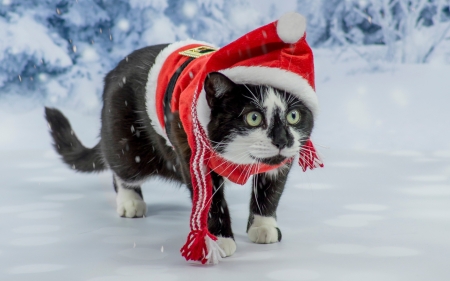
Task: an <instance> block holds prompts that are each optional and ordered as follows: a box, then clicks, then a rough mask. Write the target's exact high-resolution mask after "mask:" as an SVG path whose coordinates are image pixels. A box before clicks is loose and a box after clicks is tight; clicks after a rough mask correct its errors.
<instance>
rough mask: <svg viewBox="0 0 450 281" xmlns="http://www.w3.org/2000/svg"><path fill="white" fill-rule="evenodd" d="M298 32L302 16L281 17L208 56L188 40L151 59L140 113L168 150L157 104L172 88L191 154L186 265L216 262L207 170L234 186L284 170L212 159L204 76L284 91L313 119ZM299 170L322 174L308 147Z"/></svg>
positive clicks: (310, 69)
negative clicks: (210, 228) (144, 111)
mask: <svg viewBox="0 0 450 281" xmlns="http://www.w3.org/2000/svg"><path fill="white" fill-rule="evenodd" d="M305 29H306V21H305V18H304V17H303V16H301V15H299V14H297V13H288V14H285V15H284V16H282V17H281V18H280V19H279V20H278V21H275V22H272V23H270V24H267V25H265V26H262V27H260V28H258V29H256V30H253V31H251V32H249V33H247V34H246V35H244V36H242V37H241V38H239V39H237V40H236V41H234V42H232V43H230V44H228V45H226V46H224V47H222V48H220V49H218V50H215V51H212V50H211V48H213V49H215V48H214V47H213V46H211V44H208V43H205V42H199V41H194V40H188V41H182V42H177V43H173V44H170V45H169V46H167V47H166V48H165V49H164V50H162V51H161V52H160V54H159V55H158V56H157V58H156V60H155V64H154V65H153V67H152V68H151V70H150V72H149V75H148V82H147V86H146V100H147V104H146V106H147V112H148V114H149V117H150V119H151V120H152V126H153V127H154V129H155V130H156V132H157V133H158V134H160V135H161V136H163V137H164V138H165V139H166V141H167V143H168V145H170V141H169V138H168V137H167V134H166V131H165V114H164V110H165V104H164V99H165V95H167V88H168V85H169V83H172V84H173V85H172V86H171V88H170V92H171V93H170V94H171V95H172V96H171V99H170V110H171V111H172V112H175V111H179V114H180V119H181V122H182V124H183V127H184V130H185V131H186V134H187V136H188V143H189V146H190V148H191V151H192V156H191V159H190V172H191V178H192V188H193V202H192V203H193V204H192V213H191V220H190V228H191V232H190V233H189V235H188V238H187V242H186V244H185V245H184V246H183V248H182V249H181V253H182V255H183V256H184V257H185V258H186V260H194V261H201V262H202V263H217V262H218V261H219V260H220V259H221V257H223V256H224V252H223V251H222V250H221V249H220V247H219V245H218V244H217V243H216V241H217V238H216V237H215V236H214V235H212V234H211V233H209V231H208V212H209V208H210V203H211V200H210V199H211V197H212V180H211V177H210V171H211V170H214V172H216V173H218V174H219V175H222V176H224V177H226V178H228V179H229V180H231V181H233V182H235V183H238V184H244V183H245V182H246V181H247V180H248V178H249V177H250V176H251V174H248V173H247V172H248V170H249V169H248V168H249V165H251V166H252V169H250V170H251V171H254V174H257V173H263V172H267V171H269V170H272V169H276V168H278V167H280V166H281V165H284V164H285V163H286V162H284V163H282V164H280V165H274V166H272V165H265V164H258V165H256V164H251V163H249V164H233V163H232V160H231V159H224V158H222V157H221V156H220V155H219V154H217V153H215V152H214V150H213V149H212V147H211V144H210V142H209V140H208V137H207V135H208V134H207V132H208V131H207V125H208V123H209V121H210V108H209V106H208V104H207V101H206V97H205V96H206V94H205V90H204V89H203V83H204V80H205V78H206V75H207V74H208V73H210V72H221V73H222V74H224V75H225V76H227V77H228V78H229V79H231V80H232V81H233V82H235V83H246V84H253V85H268V86H272V87H274V88H277V89H281V90H285V91H287V92H289V93H291V94H293V95H295V96H296V97H297V98H299V99H300V100H301V101H302V102H303V103H304V104H305V105H306V106H307V107H308V108H309V109H310V110H311V112H312V114H313V116H314V118H315V117H316V116H317V111H318V101H317V96H316V93H315V86H314V63H313V54H312V51H311V49H310V47H309V46H308V44H307V42H306V40H305V37H306V35H305ZM199 50H200V51H199ZM201 50H206V54H204V55H201V56H199V55H195V53H196V52H197V54H199V53H201ZM192 57H196V58H195V59H193V58H192ZM174 76H176V79H175V80H174V79H173V78H174ZM174 81H175V82H174ZM291 160H292V159H291ZM291 160H287V161H291ZM224 163H226V165H224ZM299 164H300V166H301V167H302V168H303V171H305V170H306V169H307V168H310V169H313V168H315V167H318V166H320V167H322V166H323V164H322V162H321V161H320V159H319V157H318V156H317V154H316V152H315V149H314V146H313V144H312V142H311V141H310V140H309V141H307V142H306V144H305V145H304V146H303V147H302V148H301V150H300V156H299ZM244 171H246V172H244Z"/></svg>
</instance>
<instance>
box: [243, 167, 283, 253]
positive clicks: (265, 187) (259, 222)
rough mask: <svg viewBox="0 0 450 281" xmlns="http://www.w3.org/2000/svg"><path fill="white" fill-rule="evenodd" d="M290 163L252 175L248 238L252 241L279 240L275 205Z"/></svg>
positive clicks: (281, 191) (271, 241)
mask: <svg viewBox="0 0 450 281" xmlns="http://www.w3.org/2000/svg"><path fill="white" fill-rule="evenodd" d="M290 168H291V164H286V165H285V166H283V167H280V168H278V169H276V170H274V171H270V172H267V173H264V174H257V175H255V176H254V177H253V184H252V197H251V200H250V215H249V218H248V224H247V235H248V238H250V240H251V241H252V242H254V243H259V244H269V243H276V242H279V241H281V231H280V229H279V228H278V225H277V220H276V218H277V215H276V212H277V207H278V203H279V201H280V197H281V194H282V193H283V190H284V186H285V184H286V179H287V175H288V173H289V170H290Z"/></svg>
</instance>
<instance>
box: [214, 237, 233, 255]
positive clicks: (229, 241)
mask: <svg viewBox="0 0 450 281" xmlns="http://www.w3.org/2000/svg"><path fill="white" fill-rule="evenodd" d="M217 244H219V246H220V248H221V249H222V250H223V251H224V252H225V254H226V256H227V257H229V256H231V255H232V254H234V252H236V242H234V240H233V238H230V237H220V236H219V237H217Z"/></svg>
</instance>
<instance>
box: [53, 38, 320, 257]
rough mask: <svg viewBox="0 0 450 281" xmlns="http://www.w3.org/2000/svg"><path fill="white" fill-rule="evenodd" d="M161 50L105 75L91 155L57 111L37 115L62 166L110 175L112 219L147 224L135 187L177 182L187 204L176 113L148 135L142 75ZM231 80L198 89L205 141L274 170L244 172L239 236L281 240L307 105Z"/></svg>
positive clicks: (218, 184)
mask: <svg viewBox="0 0 450 281" xmlns="http://www.w3.org/2000/svg"><path fill="white" fill-rule="evenodd" d="M303 38H304V37H303ZM278 40H279V39H278ZM302 40H304V39H302ZM289 46H290V45H289ZM167 48H170V44H160V45H154V46H149V47H145V48H142V49H139V50H136V51H134V52H132V53H131V54H129V55H128V56H127V57H126V58H124V59H123V60H122V61H120V62H119V63H118V65H117V66H116V67H115V68H114V69H113V70H111V71H110V72H109V73H108V74H107V75H106V77H105V79H104V84H105V85H104V91H103V108H102V112H101V123H102V125H101V135H100V137H101V138H100V141H99V143H98V144H97V145H96V146H94V147H93V148H86V147H85V146H84V145H83V144H82V143H81V142H80V140H79V139H78V138H77V136H76V134H75V133H74V131H73V130H72V128H71V125H70V123H69V121H68V120H67V118H66V117H65V116H64V115H63V114H62V113H61V112H60V111H59V110H57V109H55V108H48V107H46V108H45V117H46V119H47V121H48V124H49V127H50V128H51V129H50V133H51V136H52V137H53V141H54V148H55V150H56V152H57V153H58V154H60V155H61V156H62V160H63V161H64V162H65V163H66V164H67V165H68V166H69V167H71V168H72V169H74V170H76V171H79V172H100V171H104V170H107V169H110V170H111V171H112V173H113V186H114V190H115V191H116V194H117V195H116V202H117V213H118V214H119V215H120V216H122V217H127V218H138V217H145V215H146V209H147V208H146V204H145V202H144V198H143V194H142V190H141V185H142V183H144V182H145V181H146V180H148V179H150V178H152V177H161V178H164V179H167V180H170V181H173V182H177V183H179V184H184V185H186V187H187V188H188V189H189V191H190V195H191V198H193V197H194V196H195V194H194V190H193V186H192V176H193V174H192V173H193V170H192V169H191V168H192V167H190V163H191V162H190V161H191V157H192V147H191V146H190V144H189V141H188V136H189V133H188V132H187V130H185V122H182V121H183V120H182V119H183V118H182V116H180V111H177V110H170V108H169V110H167V103H164V120H165V124H166V125H165V130H166V133H167V135H166V136H163V135H161V133H160V132H159V131H158V130H159V129H158V128H157V127H155V124H156V123H158V120H155V119H157V118H158V117H157V114H155V112H152V110H154V109H153V108H151V107H149V100H148V99H149V98H148V91H149V83H151V81H149V79H150V78H149V72H151V71H152V69H154V68H156V66H155V65H157V64H158V56H159V55H161V54H162V53H164V52H165V51H164V50H167ZM190 60H191V59H190ZM188 63H189V62H188ZM186 64H187V63H186ZM182 67H186V66H184V64H183V66H182ZM181 72H183V68H181V67H180V69H178V70H177V71H176V72H175V74H174V76H173V77H172V79H171V80H170V81H171V82H169V86H168V88H169V89H171V90H173V89H172V88H173V87H174V85H175V84H173V85H171V84H170V83H172V80H173V78H174V77H175V80H174V81H176V79H177V77H178V76H177V75H179V74H180V73H181ZM189 75H191V73H189ZM169 78H170V77H169ZM167 80H169V79H167ZM233 80H236V79H231V77H228V76H227V75H226V73H221V72H217V71H212V72H209V73H207V75H206V76H205V79H204V81H201V82H202V85H203V88H204V91H205V98H206V103H205V107H208V109H209V111H208V112H209V121H208V124H207V138H208V141H209V144H210V146H211V147H212V149H213V150H214V151H215V153H217V154H218V155H220V157H223V158H224V159H228V160H229V161H232V162H234V163H237V164H241V163H242V164H245V163H260V164H265V165H268V166H270V167H276V168H274V169H271V170H268V171H265V172H262V173H256V174H255V172H254V171H250V170H246V171H245V173H247V176H248V175H250V174H255V175H254V176H253V179H252V195H251V201H250V213H249V217H248V223H247V234H248V238H249V239H250V240H251V241H252V242H254V243H261V244H267V243H275V242H279V241H281V238H282V234H281V231H280V229H279V228H278V225H277V206H278V203H279V201H280V198H281V195H282V193H283V190H284V188H285V184H286V180H287V178H288V175H289V172H290V170H291V166H292V160H293V158H294V157H295V156H296V155H298V153H299V151H301V149H302V147H303V146H304V145H305V144H306V143H307V141H308V140H309V139H310V135H311V132H312V130H313V127H314V112H313V110H312V109H311V106H310V105H309V104H308V101H307V100H306V101H305V99H301V98H299V96H298V94H294V93H291V92H289V91H286V89H281V88H277V87H274V86H273V85H268V84H264V83H261V84H254V83H239V82H235V81H233ZM237 80H239V79H237ZM171 87H172V88H171ZM166 92H167V91H166ZM169 92H170V91H169ZM166 95H167V93H166ZM168 95H171V93H169V94H168ZM169 107H170V106H169ZM250 167H252V166H250ZM210 176H211V180H212V186H213V196H212V202H211V207H210V210H209V214H208V220H207V227H208V230H209V232H210V233H211V234H212V235H214V236H216V237H217V238H218V241H219V243H218V244H219V245H220V247H221V250H222V251H223V252H224V253H225V255H224V256H231V255H232V254H233V253H234V252H235V251H236V243H235V241H234V235H233V231H232V227H231V219H230V214H229V209H228V205H227V201H226V199H225V197H224V182H225V178H224V176H222V175H220V173H217V172H216V170H212V171H211V172H210Z"/></svg>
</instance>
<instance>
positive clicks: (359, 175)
mask: <svg viewBox="0 0 450 281" xmlns="http://www.w3.org/2000/svg"><path fill="white" fill-rule="evenodd" d="M315 53H316V73H317V92H318V95H319V100H320V103H321V115H320V117H319V119H318V121H317V123H316V128H315V131H314V134H313V135H314V139H313V140H314V141H315V143H316V146H317V147H318V150H319V151H320V153H321V154H322V156H323V158H324V161H325V168H324V169H320V170H316V171H308V172H307V173H302V172H301V170H300V168H299V167H296V168H295V169H293V172H292V174H291V177H290V179H289V181H288V184H287V189H286V191H285V194H284V195H283V197H282V199H281V203H280V207H279V214H278V216H279V225H280V228H281V230H282V231H283V240H282V242H281V243H278V244H273V245H255V244H252V243H250V241H249V240H248V239H247V237H246V233H245V226H246V222H247V215H248V201H249V197H250V188H249V187H248V186H244V187H241V186H234V185H233V186H228V187H227V191H226V193H227V199H228V202H229V205H230V209H231V214H232V219H233V225H234V231H235V235H236V241H237V244H238V249H237V252H236V254H235V255H234V256H232V257H230V258H227V259H225V260H224V261H223V262H222V263H221V264H219V265H218V266H207V267H202V266H198V265H196V264H192V263H187V262H185V261H184V259H183V258H182V257H181V256H180V254H179V249H180V248H181V246H182V245H183V243H184V242H185V239H186V235H187V233H188V217H189V214H190V202H189V199H188V193H187V192H186V191H185V189H184V188H183V187H182V188H177V187H176V186H175V185H173V184H171V183H164V182H160V181H156V180H155V181H150V182H148V183H146V184H145V185H144V188H143V191H144V198H145V199H146V202H147V205H148V213H147V217H146V218H144V219H124V218H119V217H118V216H117V215H116V213H115V206H114V205H115V202H114V191H113V187H112V180H111V174H110V173H109V172H105V173H102V174H99V175H83V174H76V173H74V172H73V171H72V170H70V169H68V168H66V167H65V166H63V164H62V163H61V162H60V161H59V159H58V158H57V156H56V155H55V153H54V152H53V151H52V150H51V146H50V137H49V134H48V132H47V125H46V122H45V120H44V118H43V108H42V105H40V103H39V101H36V100H32V99H31V98H29V97H27V98H19V97H18V96H14V97H3V98H1V99H0V179H1V181H2V185H1V187H0V189H1V192H2V194H3V195H2V196H1V197H0V225H1V231H0V260H1V263H0V280H8V281H9V280H11V281H12V280H46V281H47V280H89V281H94V280H95V281H118V280H233V279H234V280H248V279H256V280H319V281H320V280H324V281H325V280H326V281H328V280H331V281H394V280H395V281H403V280H404V281H415V280H433V281H440V280H450V270H448V262H449V251H450V238H449V237H450V181H449V178H450V133H449V130H448V127H449V125H448V120H450V111H449V110H448V104H449V101H450V98H449V96H448V93H449V89H450V80H449V79H448V77H449V73H450V66H449V65H445V64H444V65H442V64H427V65H386V64H384V65H379V66H378V70H376V71H374V70H373V67H372V66H370V64H367V63H366V62H364V61H361V60H357V59H355V58H354V57H352V56H351V55H348V54H347V55H345V56H343V57H341V58H340V59H339V60H336V57H337V56H336V53H335V52H333V51H329V50H316V51H315ZM99 83H101V81H99ZM86 91H89V89H87V90H86ZM59 107H60V108H61V109H62V111H63V112H64V113H65V114H66V115H67V116H68V117H69V119H70V121H71V122H72V125H73V127H74V131H75V132H76V133H77V135H78V136H79V138H80V139H81V140H82V141H83V143H84V144H85V145H87V146H93V145H94V144H96V142H97V141H98V138H97V137H98V132H99V128H100V121H99V118H98V117H99V112H100V111H99V110H100V108H98V107H97V110H94V111H91V112H85V111H83V110H80V107H77V106H73V105H72V104H65V105H64V104H62V105H59Z"/></svg>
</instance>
